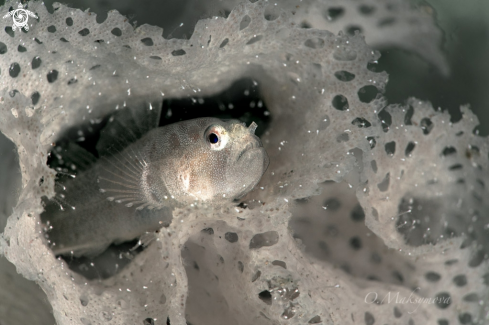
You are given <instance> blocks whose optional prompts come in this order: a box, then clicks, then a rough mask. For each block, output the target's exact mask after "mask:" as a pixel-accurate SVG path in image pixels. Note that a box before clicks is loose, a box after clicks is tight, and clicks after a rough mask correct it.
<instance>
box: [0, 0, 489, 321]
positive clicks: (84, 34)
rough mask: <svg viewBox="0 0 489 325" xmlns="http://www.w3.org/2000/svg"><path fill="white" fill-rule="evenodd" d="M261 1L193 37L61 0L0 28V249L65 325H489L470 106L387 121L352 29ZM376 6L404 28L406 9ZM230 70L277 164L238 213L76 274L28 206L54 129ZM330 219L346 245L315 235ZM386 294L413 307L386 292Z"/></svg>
mask: <svg viewBox="0 0 489 325" xmlns="http://www.w3.org/2000/svg"><path fill="white" fill-rule="evenodd" d="M393 2H396V3H398V2H397V1H378V2H375V5H378V4H379V3H380V4H382V5H384V6H385V5H387V4H390V3H393ZM345 3H350V2H345ZM351 3H353V2H351ZM14 5H17V3H16V2H7V4H6V5H5V6H3V7H0V12H4V11H6V10H7V8H8V7H9V6H14ZM350 5H351V4H348V6H350ZM365 5H366V6H370V5H373V2H365ZM268 6H271V7H272V8H273V6H274V4H273V3H268V2H267V1H258V2H255V3H248V2H246V3H241V4H239V5H238V6H237V7H236V8H235V9H234V10H233V11H232V12H231V13H230V14H229V16H228V17H227V18H220V17H214V18H212V19H206V20H201V21H199V23H198V24H197V25H196V27H195V32H194V33H193V35H192V37H191V38H190V39H188V40H175V39H173V40H166V39H164V38H162V36H161V35H162V30H161V29H160V28H157V27H152V26H147V25H144V26H141V27H139V28H136V29H135V28H134V27H133V26H132V25H130V24H129V23H128V22H127V21H126V18H125V17H123V16H121V15H119V14H118V13H117V12H110V13H109V15H108V18H107V19H106V20H105V21H104V22H103V23H101V24H98V23H97V22H96V20H95V15H93V14H90V13H89V12H88V11H87V12H82V11H80V10H77V9H72V8H68V7H66V6H63V5H59V4H58V5H56V6H55V11H54V13H53V14H49V13H48V12H47V10H46V9H45V7H44V6H43V5H42V4H41V3H39V2H30V3H29V10H31V11H33V12H35V13H36V15H37V16H38V17H39V20H38V21H37V20H32V21H31V20H29V23H30V24H31V26H30V29H29V32H27V33H24V32H18V31H15V32H12V31H10V30H9V29H8V25H9V23H8V21H6V20H4V21H2V22H1V31H0V33H2V35H3V36H2V38H1V39H0V41H1V42H2V44H3V45H2V44H0V45H2V46H4V50H3V51H2V52H3V54H1V55H0V58H1V61H0V69H1V70H0V71H1V74H0V84H1V88H2V90H1V91H0V117H1V118H0V130H1V131H2V133H4V134H5V135H6V136H7V137H8V138H10V139H11V140H12V141H13V142H14V143H15V145H16V146H17V150H18V153H19V163H20V166H21V171H22V184H23V190H22V193H21V195H20V198H19V200H18V204H17V206H16V208H15V210H14V212H13V214H12V215H11V216H10V217H9V219H8V224H7V227H6V228H5V231H4V233H3V235H2V237H0V244H1V248H2V252H3V254H4V255H5V257H6V258H7V259H8V260H9V261H11V262H12V263H14V264H15V266H16V267H17V269H18V271H19V272H20V273H22V275H24V276H25V277H26V278H28V279H31V280H34V281H36V282H37V283H39V285H40V286H41V288H42V289H43V290H44V292H45V293H46V294H47V297H48V299H49V302H50V303H51V305H52V306H53V312H54V316H55V318H56V321H57V322H58V323H59V324H73V323H76V324H80V323H81V324H101V323H104V324H105V323H113V324H133V323H134V324H141V323H144V324H162V323H163V324H164V323H165V322H171V324H185V322H186V321H188V322H190V323H194V322H195V323H197V321H199V322H202V323H206V324H207V323H210V324H218V323H222V324H230V323H235V324H277V323H280V324H304V323H311V324H312V323H324V324H362V323H365V324H368V325H371V324H377V323H379V324H380V323H396V322H397V323H400V324H436V323H437V322H438V324H447V322H448V321H450V323H452V322H461V323H469V322H474V323H479V324H483V323H484V322H486V321H487V316H486V315H485V314H484V313H487V307H486V304H487V280H486V283H484V276H485V277H486V278H487V273H486V272H487V262H486V261H484V260H483V256H484V254H485V252H487V244H486V242H485V240H487V239H486V238H485V237H487V233H485V231H486V229H485V227H484V223H487V206H486V203H484V200H483V199H482V198H484V196H487V189H486V187H485V186H486V185H485V184H487V182H488V180H487V178H488V172H487V167H488V166H487V164H488V162H487V159H488V147H487V143H488V142H487V139H485V138H481V137H478V136H476V135H474V134H473V133H472V129H473V128H474V126H475V125H476V124H477V121H476V119H475V117H474V116H473V115H472V114H471V113H470V112H469V111H468V110H465V111H464V113H465V114H464V118H463V119H462V120H461V121H459V122H457V123H455V124H450V122H449V117H448V115H446V114H443V113H440V112H436V111H434V110H433V109H432V108H431V107H430V105H429V104H428V103H423V102H419V101H417V100H415V99H413V100H411V101H410V102H408V103H407V105H408V106H409V105H410V106H411V107H408V106H406V107H401V106H391V107H389V108H388V109H387V112H388V113H389V114H390V117H391V121H385V123H383V122H382V121H381V120H380V119H379V118H378V114H379V112H380V111H381V110H382V109H383V108H384V106H385V103H384V100H383V99H382V98H381V96H380V95H379V93H381V92H382V90H383V88H384V86H385V83H386V81H387V75H386V74H385V73H375V72H373V71H370V70H369V69H368V66H369V64H372V63H373V62H375V61H376V60H377V59H378V57H379V54H378V53H376V52H374V51H372V50H371V49H370V48H369V47H368V46H367V45H366V44H365V42H364V39H363V37H362V36H361V35H352V36H349V35H346V34H339V35H334V34H332V33H331V32H328V31H324V30H319V29H307V28H300V26H299V25H300V24H299V22H301V21H310V23H311V24H313V27H321V28H322V27H324V26H327V25H324V26H323V25H322V23H321V24H319V23H318V24H319V25H314V23H313V22H314V21H316V20H315V18H314V17H315V16H316V12H315V11H314V10H312V9H313V8H317V7H318V6H323V3H322V2H312V1H311V2H310V3H308V4H302V6H303V7H302V8H301V9H300V10H297V12H296V13H295V15H292V16H290V15H291V14H292V13H290V12H285V11H281V12H280V14H278V15H275V16H274V15H271V16H269V12H271V11H273V10H272V8H269V7H268ZM345 6H346V4H345ZM351 6H352V7H353V8H356V6H357V5H355V6H353V5H351ZM321 8H322V7H321ZM358 8H361V7H358ZM402 8H405V7H404V5H402ZM321 10H322V9H321ZM386 10H388V8H387V9H386ZM379 11H380V9H379ZM389 12H392V15H393V16H395V17H396V19H400V20H402V19H404V18H402V17H405V15H404V14H405V13H406V11H397V12H396V11H395V10H393V11H389ZM414 12H415V11H414V10H413V11H412V12H411V11H409V15H408V16H409V17H411V18H413V17H417V16H415V13H414ZM401 18H402V19H401ZM419 19H421V20H422V21H426V20H424V19H426V18H419ZM408 21H409V19H408ZM365 24H367V23H366V22H365ZM367 25H368V24H367ZM367 25H366V26H367ZM416 26H418V27H419V26H430V25H429V24H427V25H423V24H421V25H419V24H418V25H416ZM410 28H413V24H407V25H405V28H404V29H407V31H406V32H407V33H409V31H411V32H410V33H411V34H410V35H414V34H416V32H413V29H410ZM426 28H427V30H430V31H431V29H430V28H433V26H431V27H426ZM404 29H402V30H404ZM414 30H416V29H414ZM379 33H380V32H379ZM430 33H431V32H430ZM396 35H397V36H398V35H399V34H396ZM430 35H436V33H434V34H430ZM367 37H369V36H368V34H367ZM372 38H374V36H372ZM435 38H436V37H435ZM425 41H426V40H425ZM420 42H421V44H423V41H420ZM407 43H409V44H410V45H409V46H408V47H409V48H411V49H416V50H417V51H420V53H424V55H425V56H427V57H428V56H429V57H434V58H435V59H434V60H435V61H436V62H438V61H439V56H438V57H437V56H436V55H434V56H431V54H429V53H437V52H436V51H435V50H434V48H436V47H435V46H432V47H430V49H428V50H427V49H425V48H423V49H420V47H419V45H415V44H420V43H417V42H412V43H411V42H407ZM407 43H404V42H403V44H407ZM429 44H430V45H431V44H432V42H431V41H430V42H429ZM19 46H21V47H22V48H21V47H19ZM5 49H6V52H5ZM19 49H20V50H19ZM441 66H443V64H441ZM242 77H250V78H252V79H253V80H255V81H256V82H257V83H258V85H259V87H260V88H261V90H262V93H263V97H264V98H263V99H264V101H265V102H266V104H267V107H268V108H269V110H270V112H271V114H272V117H273V120H272V123H271V125H270V128H269V130H268V132H267V134H266V135H265V136H264V137H263V141H264V143H265V144H266V149H267V151H268V153H269V156H270V159H271V164H270V167H269V170H268V171H267V173H266V174H265V175H264V177H263V179H262V181H261V182H260V184H259V185H258V187H257V188H256V189H255V190H254V191H253V192H251V193H250V194H249V195H248V196H247V198H246V199H247V202H248V207H247V208H242V207H239V206H238V207H236V206H233V205H229V206H222V207H220V208H219V209H214V210H212V209H210V208H209V209H204V208H195V207H188V208H186V209H179V210H177V211H176V212H175V213H174V219H173V222H172V224H171V225H170V227H169V228H164V229H162V230H161V232H160V233H159V234H158V236H157V240H156V241H155V242H153V243H152V244H150V245H149V247H148V248H147V249H145V250H144V251H143V252H142V253H140V254H139V255H137V256H136V257H135V258H134V260H133V261H132V262H131V263H130V264H129V265H128V266H127V267H126V268H124V269H123V270H122V271H121V272H119V273H118V274H116V275H115V276H113V277H111V278H109V279H106V280H98V281H97V280H94V281H88V280H86V279H85V278H83V277H82V276H80V275H79V274H77V273H74V272H72V271H71V270H69V269H68V268H67V267H66V265H65V263H64V262H63V261H62V260H58V259H56V258H55V256H54V255H53V253H52V252H51V251H50V250H49V248H48V247H47V246H46V245H45V239H44V237H43V235H42V229H41V225H40V219H39V214H40V213H41V212H42V210H43V208H42V205H41V197H42V196H52V195H53V193H54V183H55V172H54V171H53V170H51V169H49V168H48V167H47V165H46V159H47V154H48V151H49V148H50V146H51V144H52V143H53V142H55V141H56V140H57V139H58V137H59V136H60V134H61V133H62V132H63V131H64V130H66V129H67V128H68V127H69V126H72V125H75V124H81V123H87V124H89V123H96V121H97V119H99V118H101V117H103V116H105V115H106V114H108V113H109V112H112V111H114V110H115V109H117V108H118V107H123V106H127V105H131V106H133V107H138V106H139V107H142V106H144V105H148V103H149V102H154V101H158V100H161V99H162V98H166V97H169V98H184V97H193V96H199V97H200V96H203V95H209V94H215V93H217V92H219V91H220V90H222V89H224V88H226V87H227V86H229V85H230V83H231V82H232V81H234V80H236V79H238V78H242ZM408 111H409V112H411V111H412V116H408V118H406V117H405V115H406V112H408ZM410 114H411V113H410ZM428 120H429V121H428ZM387 126H388V127H387ZM460 132H463V133H460ZM425 133H426V134H425ZM391 142H394V143H395V146H394V144H391ZM410 142H413V143H414V148H413V146H412V145H410ZM393 148H395V150H394V149H393ZM450 148H453V150H452V149H450ZM445 149H446V150H447V151H445ZM455 152H456V155H455V154H454V153H455ZM386 175H387V176H386ZM41 180H42V181H41ZM325 181H334V182H339V183H338V184H332V183H328V184H327V185H324V184H321V183H323V182H325ZM340 182H342V183H340ZM461 188H462V189H463V190H464V191H465V192H462V193H461ZM321 192H322V194H321V195H322V196H318V194H320V193H321ZM355 195H356V197H355ZM328 198H332V199H334V200H336V203H335V201H331V200H329V201H327V202H329V203H327V204H325V205H320V204H319V203H318V202H321V201H322V200H326V199H328ZM303 201H306V202H303ZM301 202H302V203H301ZM323 202H324V201H323ZM334 204H336V205H338V204H340V206H343V208H341V209H340V208H338V209H336V211H335V210H334V209H332V206H333V205H334ZM358 204H360V206H358ZM321 206H324V207H325V208H326V209H323V208H321ZM292 207H296V208H297V209H291V208H292ZM419 207H429V209H430V213H429V215H423V214H422V213H421V212H419V211H415V209H417V208H419ZM328 209H329V210H328ZM362 211H364V212H363V213H362ZM330 212H332V213H331V215H330V214H329V213H330ZM301 213H308V214H309V216H308V218H304V219H307V220H309V221H308V222H309V224H307V223H306V222H302V223H301V218H302V217H304V216H302V215H301ZM325 213H327V214H326V215H324V214H325ZM351 213H353V214H354V215H355V218H357V219H359V221H360V222H356V223H352V222H351V218H350V217H349V214H351ZM313 216H316V217H313ZM329 216H331V219H324V218H325V217H326V218H327V217H329ZM291 217H293V218H292V219H291ZM427 217H429V218H427ZM363 218H365V223H366V225H367V226H368V229H367V228H365V226H363ZM418 220H419V221H418ZM289 221H290V223H289ZM302 221H304V220H302ZM444 222H446V224H445V223H444ZM289 226H291V227H292V228H293V229H294V230H293V233H295V236H297V237H299V238H302V239H295V238H294V236H293V233H292V231H291V230H290V228H289ZM329 226H334V228H328V227H329ZM323 227H326V230H328V229H329V230H328V231H333V233H334V232H335V231H336V233H337V234H341V235H343V234H344V235H345V236H338V235H337V236H330V235H331V234H330V233H326V236H329V237H327V239H324V238H323V236H324V235H325V234H324V232H318V231H317V230H318V229H320V228H323ZM428 228H429V229H428ZM335 229H336V230H335ZM202 230H204V231H202ZM447 231H448V232H447ZM451 233H453V235H456V236H457V238H450V237H451V236H452V234H451ZM484 234H486V236H485V237H484ZM441 235H443V238H442V237H441ZM447 237H449V238H448V239H447ZM464 238H465V239H467V240H466V241H465V243H464V244H463V245H462V241H463V240H464ZM471 242H473V244H472V245H470V243H471ZM432 244H436V245H434V246H432ZM316 245H319V246H317V247H319V248H320V250H319V251H318V250H317V249H316V248H315V247H316ZM385 245H387V246H385ZM461 245H462V246H463V248H461ZM475 246H477V247H475ZM387 247H390V248H391V249H390V250H389V249H388V248H387ZM394 249H395V250H394ZM325 251H326V252H328V253H325ZM476 251H478V253H476ZM374 253H376V255H374ZM321 254H326V257H325V256H324V255H321ZM328 254H329V255H328ZM472 254H475V255H472ZM345 259H351V260H352V261H351V262H349V263H347V264H345V262H347V261H345ZM379 259H380V262H379ZM372 261H373V262H372ZM182 262H183V263H182ZM345 265H348V266H345ZM467 266H469V268H467ZM372 273H375V275H377V276H376V278H372V277H370V275H372ZM463 276H465V278H464V277H463ZM464 279H465V280H464ZM418 287H419V289H416V288H418ZM415 289H416V290H415ZM396 294H397V296H398V297H409V296H411V297H415V298H416V299H417V300H416V301H414V302H412V301H409V302H405V303H400V302H396V303H394V302H393V301H387V300H385V299H384V300H383V299H381V298H384V297H390V296H389V295H396ZM447 295H448V296H447ZM374 296H375V297H377V298H378V299H377V301H375V299H371V298H372V297H374ZM447 297H449V298H450V299H449V303H447ZM419 299H424V300H421V301H420V300H419ZM430 299H431V300H430ZM433 299H436V303H434V302H433ZM430 301H431V303H430ZM440 301H442V302H440ZM484 308H486V309H484Z"/></svg>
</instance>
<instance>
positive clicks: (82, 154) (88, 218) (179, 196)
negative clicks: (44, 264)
mask: <svg viewBox="0 0 489 325" xmlns="http://www.w3.org/2000/svg"><path fill="white" fill-rule="evenodd" d="M160 112H161V109H156V108H153V107H152V106H151V105H149V108H146V109H145V111H144V112H143V110H141V109H140V110H136V109H130V108H125V109H123V110H120V111H116V112H115V113H114V114H113V115H112V116H111V117H110V118H109V120H108V122H107V124H106V126H105V127H104V129H103V130H102V132H101V134H100V139H99V141H98V142H97V146H96V149H97V152H98V154H99V156H100V158H99V159H97V158H96V157H95V156H94V155H92V154H91V153H89V152H88V151H86V150H85V149H83V148H81V147H80V146H78V145H77V144H75V143H72V142H70V143H69V144H68V147H67V150H65V151H64V152H62V153H60V154H59V156H60V157H61V158H62V162H63V164H65V165H68V164H69V165H71V166H76V169H75V170H76V175H73V177H63V181H60V180H58V181H57V185H58V186H57V187H56V195H55V197H53V198H51V199H46V200H45V202H44V203H45V211H44V212H43V213H42V215H41V220H42V222H43V224H44V225H45V229H46V232H45V236H46V238H47V240H48V243H49V245H50V247H51V249H52V250H53V252H54V253H55V254H56V255H69V256H75V257H78V256H96V255H98V254H100V253H102V252H103V251H104V250H105V249H106V248H107V247H108V246H109V245H110V244H118V243H122V242H126V241H130V240H133V239H135V238H138V237H140V236H141V235H143V234H145V233H147V232H153V231H156V230H158V229H160V228H162V227H165V226H168V225H169V224H170V223H171V220H172V211H173V210H174V209H175V208H177V207H183V206H187V205H190V204H193V203H196V202H205V203H206V204H223V203H225V202H230V201H233V200H235V199H239V198H240V197H242V196H244V195H245V194H247V193H248V192H249V191H251V190H252V189H253V187H254V186H255V185H256V184H257V183H258V182H259V181H260V179H261V177H262V175H263V173H264V172H265V170H266V169H267V167H268V163H269V159H268V155H267V153H266V151H265V149H264V148H263V145H262V143H261V141H260V139H259V138H258V137H257V136H256V135H255V134H254V131H255V129H256V127H257V125H256V124H255V123H254V122H253V123H251V125H250V126H249V127H246V125H245V124H244V123H241V122H240V121H238V120H221V119H218V118H212V117H205V118H197V119H192V120H187V121H182V122H178V123H174V124H170V125H166V126H164V127H157V126H158V121H159V119H160Z"/></svg>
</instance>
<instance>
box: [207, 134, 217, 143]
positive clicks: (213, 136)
mask: <svg viewBox="0 0 489 325" xmlns="http://www.w3.org/2000/svg"><path fill="white" fill-rule="evenodd" d="M209 141H210V143H217V141H219V137H218V136H217V135H216V134H215V133H211V134H209Z"/></svg>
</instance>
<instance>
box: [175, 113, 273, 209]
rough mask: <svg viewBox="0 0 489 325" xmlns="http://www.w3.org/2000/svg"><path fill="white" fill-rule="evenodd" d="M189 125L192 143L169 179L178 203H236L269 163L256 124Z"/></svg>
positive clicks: (212, 122) (204, 121) (207, 121)
mask: <svg viewBox="0 0 489 325" xmlns="http://www.w3.org/2000/svg"><path fill="white" fill-rule="evenodd" d="M186 122H188V123H187V127H186V128H185V130H188V131H187V132H189V133H188V137H186V138H188V139H190V140H189V142H188V143H187V144H186V145H185V146H181V148H180V149H181V150H182V154H181V155H179V160H178V161H175V163H176V164H177V166H176V170H177V173H176V175H175V176H171V177H169V178H173V180H174V181H172V182H170V183H171V184H170V186H168V187H169V190H170V191H171V192H173V193H175V194H173V195H174V196H175V197H176V198H177V200H180V201H190V200H192V199H193V200H201V201H218V200H234V199H238V198H240V197H242V196H244V195H245V194H247V193H248V192H249V191H251V190H252V189H253V188H254V187H255V185H256V184H257V183H258V182H259V181H260V179H261V177H262V176H263V174H264V172H265V171H266V169H267V167H268V164H269V158H268V155H267V153H266V151H265V149H264V148H263V145H262V142H261V141H260V139H259V138H258V137H257V136H256V135H255V134H254V132H255V129H256V127H257V125H256V123H254V122H253V123H251V125H250V126H248V127H247V126H246V125H245V124H244V123H242V122H240V121H238V120H221V119H217V118H202V119H196V120H191V121H186ZM197 125H198V128H197V127H196V126H197ZM180 130H183V129H182V128H180ZM198 133H200V134H198ZM180 136H181V134H180ZM182 197H183V199H182Z"/></svg>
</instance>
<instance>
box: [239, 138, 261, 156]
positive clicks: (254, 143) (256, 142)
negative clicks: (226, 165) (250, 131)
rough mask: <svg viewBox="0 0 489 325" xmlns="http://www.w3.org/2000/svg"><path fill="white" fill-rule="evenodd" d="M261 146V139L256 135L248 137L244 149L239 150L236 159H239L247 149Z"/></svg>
mask: <svg viewBox="0 0 489 325" xmlns="http://www.w3.org/2000/svg"><path fill="white" fill-rule="evenodd" d="M262 147H263V146H262V144H261V141H260V140H259V139H258V138H257V137H256V136H253V138H252V139H250V141H249V142H248V143H247V144H246V146H245V147H244V149H243V150H241V151H240V153H239V154H238V158H236V161H239V160H240V159H241V158H242V157H243V156H244V154H245V153H247V152H248V151H251V150H253V149H258V148H262Z"/></svg>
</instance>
